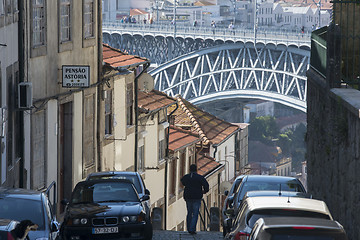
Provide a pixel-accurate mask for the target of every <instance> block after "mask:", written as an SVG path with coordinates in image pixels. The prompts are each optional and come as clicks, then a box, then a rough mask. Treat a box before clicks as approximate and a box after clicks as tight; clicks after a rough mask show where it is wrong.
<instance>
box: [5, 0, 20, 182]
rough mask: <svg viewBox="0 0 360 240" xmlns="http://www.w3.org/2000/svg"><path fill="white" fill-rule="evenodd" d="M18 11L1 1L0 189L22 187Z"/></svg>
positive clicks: (15, 3)
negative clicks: (18, 88) (3, 186)
mask: <svg viewBox="0 0 360 240" xmlns="http://www.w3.org/2000/svg"><path fill="white" fill-rule="evenodd" d="M18 33H19V10H18V5H17V1H15V0H12V1H0V186H1V185H5V186H15V187H19V186H23V185H22V182H21V181H20V176H22V177H23V176H24V174H23V171H22V170H20V167H21V165H22V164H23V155H22V152H21V151H19V149H20V148H21V146H22V144H21V136H22V135H23V132H22V131H21V130H22V129H21V128H19V127H18V124H19V121H21V120H22V115H23V113H22V112H20V111H17V110H18V102H17V99H18V98H17V96H18V94H17V87H18V84H19V82H20V65H19V42H18V38H19V37H18Z"/></svg>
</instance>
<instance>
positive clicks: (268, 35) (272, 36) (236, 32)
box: [103, 21, 311, 45]
mask: <svg viewBox="0 0 360 240" xmlns="http://www.w3.org/2000/svg"><path fill="white" fill-rule="evenodd" d="M103 30H108V31H121V32H131V33H132V34H134V33H137V34H140V35H146V34H154V35H157V34H165V35H174V36H181V35H184V36H192V37H194V38H199V37H200V38H204V39H206V38H223V39H234V40H237V39H241V40H253V39H254V37H255V34H254V30H253V29H246V28H235V29H233V30H231V29H229V28H225V27H216V28H211V27H203V26H198V27H193V26H187V25H179V26H176V27H175V26H174V25H169V24H141V23H121V22H119V21H113V22H103ZM310 37H311V33H310V32H304V33H302V32H300V31H290V30H283V29H279V30H275V29H258V30H257V31H256V39H257V40H267V41H274V42H278V41H285V42H290V43H296V44H299V43H300V44H301V43H307V44H308V45H310Z"/></svg>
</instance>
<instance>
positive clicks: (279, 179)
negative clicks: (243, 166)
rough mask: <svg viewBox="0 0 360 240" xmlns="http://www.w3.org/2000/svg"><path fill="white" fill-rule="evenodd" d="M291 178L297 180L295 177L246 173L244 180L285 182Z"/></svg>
mask: <svg viewBox="0 0 360 240" xmlns="http://www.w3.org/2000/svg"><path fill="white" fill-rule="evenodd" d="M291 180H297V181H298V179H297V178H295V177H285V176H271V175H247V176H246V181H252V182H257V181H259V182H263V181H266V182H286V181H291Z"/></svg>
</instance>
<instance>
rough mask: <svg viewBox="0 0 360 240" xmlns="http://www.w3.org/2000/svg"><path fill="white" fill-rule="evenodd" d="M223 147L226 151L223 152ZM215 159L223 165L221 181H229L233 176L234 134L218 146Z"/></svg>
mask: <svg viewBox="0 0 360 240" xmlns="http://www.w3.org/2000/svg"><path fill="white" fill-rule="evenodd" d="M225 148H227V153H225ZM219 152H220V158H219ZM225 154H226V156H225ZM211 156H213V155H211ZM225 160H226V161H225ZM216 161H218V162H220V163H221V164H224V165H225V168H224V172H223V174H222V177H221V179H222V180H223V181H229V180H230V179H233V178H234V177H235V134H234V135H232V136H231V137H230V138H229V139H227V140H226V141H225V142H224V143H222V144H221V145H219V146H218V148H217V153H216ZM225 173H226V174H225Z"/></svg>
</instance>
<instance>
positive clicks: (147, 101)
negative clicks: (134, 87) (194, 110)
mask: <svg viewBox="0 0 360 240" xmlns="http://www.w3.org/2000/svg"><path fill="white" fill-rule="evenodd" d="M175 103H176V100H175V99H173V98H171V97H169V96H168V95H166V94H165V93H163V92H160V91H157V90H155V89H154V90H152V91H150V92H144V91H139V92H138V107H139V108H140V110H142V111H143V112H152V111H155V110H157V109H161V108H165V107H168V106H170V105H172V104H175Z"/></svg>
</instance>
